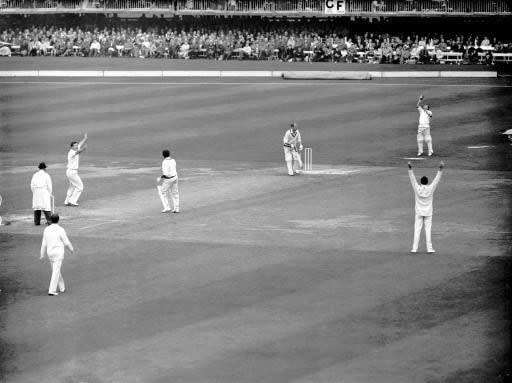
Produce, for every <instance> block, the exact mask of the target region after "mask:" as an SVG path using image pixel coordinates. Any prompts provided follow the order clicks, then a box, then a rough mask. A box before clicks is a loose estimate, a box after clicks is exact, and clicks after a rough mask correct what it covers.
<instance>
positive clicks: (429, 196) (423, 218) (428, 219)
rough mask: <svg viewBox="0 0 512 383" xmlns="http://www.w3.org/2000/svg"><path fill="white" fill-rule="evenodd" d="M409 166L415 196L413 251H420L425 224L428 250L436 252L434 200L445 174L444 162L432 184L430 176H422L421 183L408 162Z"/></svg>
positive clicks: (440, 165)
mask: <svg viewBox="0 0 512 383" xmlns="http://www.w3.org/2000/svg"><path fill="white" fill-rule="evenodd" d="M407 166H408V167H409V179H410V180H411V185H412V188H413V190H414V198H415V219H414V240H413V244H412V250H411V253H416V252H417V251H418V244H419V241H420V234H421V228H422V226H423V224H425V239H426V242H427V252H429V253H435V252H436V251H435V250H434V248H433V247H432V214H433V212H434V208H433V206H432V202H433V199H434V192H435V190H436V188H437V185H438V184H439V181H440V180H441V176H442V175H443V168H444V162H441V163H440V164H439V170H438V172H437V174H436V177H435V178H434V181H432V183H431V184H430V185H429V184H428V177H421V179H420V183H421V185H419V184H418V183H417V182H416V178H415V177H414V172H413V170H412V165H411V163H410V162H408V163H407Z"/></svg>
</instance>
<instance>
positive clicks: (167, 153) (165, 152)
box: [162, 149, 171, 158]
mask: <svg viewBox="0 0 512 383" xmlns="http://www.w3.org/2000/svg"><path fill="white" fill-rule="evenodd" d="M162 155H163V156H164V157H166V158H167V157H169V156H170V155H171V152H169V150H167V149H165V150H163V151H162Z"/></svg>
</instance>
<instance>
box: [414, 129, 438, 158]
mask: <svg viewBox="0 0 512 383" xmlns="http://www.w3.org/2000/svg"><path fill="white" fill-rule="evenodd" d="M416 140H417V141H418V154H422V153H423V142H426V143H427V149H428V153H429V154H432V153H434V150H433V149H432V136H431V135H430V128H418V135H417V136H416Z"/></svg>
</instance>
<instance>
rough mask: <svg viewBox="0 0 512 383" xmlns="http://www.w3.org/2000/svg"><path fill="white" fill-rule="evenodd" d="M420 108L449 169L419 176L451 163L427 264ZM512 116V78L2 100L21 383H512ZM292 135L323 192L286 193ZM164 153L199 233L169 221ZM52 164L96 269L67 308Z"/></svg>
mask: <svg viewBox="0 0 512 383" xmlns="http://www.w3.org/2000/svg"><path fill="white" fill-rule="evenodd" d="M85 60H86V59H85ZM45 65H46V64H45ZM56 69H57V68H56ZM58 69H61V68H58ZM420 93H423V94H424V95H425V98H426V101H427V102H428V103H429V104H430V105H431V106H432V110H433V112H434V118H433V128H432V135H433V139H434V150H435V155H434V156H433V157H432V158H427V159H422V160H413V161H414V166H415V171H416V174H417V175H418V176H420V175H428V176H429V177H433V176H434V175H435V171H436V169H437V166H438V164H439V161H441V160H442V161H444V162H445V163H446V169H445V174H444V176H443V179H442V181H441V184H440V186H439V188H438V190H437V192H436V196H435V200H434V209H435V213H434V226H433V241H434V247H435V248H436V250H437V252H436V254H435V255H429V254H426V253H424V252H423V251H424V250H425V249H424V239H423V238H422V240H423V242H422V244H423V245H422V248H421V249H422V252H420V253H418V254H416V255H411V254H410V253H409V250H410V247H411V241H412V225H413V194H412V190H411V187H410V184H409V180H408V176H407V166H406V163H407V158H414V157H415V154H416V125H417V111H416V108H415V105H416V101H417V97H418V95H419V94H420ZM511 95H512V87H510V85H509V84H508V83H507V82H505V81H504V80H501V79H489V80H482V79H480V80H470V79H463V80H461V79H450V80H439V79H423V80H419V79H417V80H408V79H400V80H372V81H364V82H357V81H344V82H329V81H311V82H308V81H282V80H273V81H269V80H263V81H260V80H258V81H253V80H247V79H236V80H235V79H233V80H230V81H223V80H204V79H180V80H177V81H174V80H167V81H165V82H164V81H158V80H157V81H154V80H151V79H149V80H148V79H146V80H144V79H142V80H141V79H138V80H135V79H115V80H109V81H105V80H104V79H103V80H101V81H96V80H92V79H87V80H81V79H73V80H69V79H51V81H41V80H40V79H38V80H36V81H34V80H27V79H0V194H2V196H3V197H4V203H3V204H2V206H1V207H0V214H1V215H2V217H4V219H7V220H9V221H11V225H9V226H0V254H1V256H0V270H1V272H0V289H1V290H2V292H1V293H0V338H1V344H0V350H1V351H0V363H1V364H0V371H1V372H0V381H5V382H20V383H31V382H38V383H41V382H48V383H53V382H59V383H60V382H63V383H78V382H87V383H100V382H101V383H104V382H120V383H126V382H143V383H147V382H148V383H149V382H162V383H163V382H173V383H175V382H180V383H181V382H183V383H185V382H187V383H203V382H204V383H211V382H219V383H231V382H232V383H246V382H247V383H253V382H265V383H266V382H271V383H280V382H293V383H299V382H300V383H304V382H310V383H319V382H337V383H341V382H347V383H373V382H375V383H381V382H389V383H400V382H404V383H406V382H407V383H409V382H454V383H455V382H456V383H459V382H468V383H469V382H471V383H473V382H502V381H503V379H504V378H503V377H504V374H506V373H507V372H508V371H509V370H508V365H507V361H508V360H509V356H510V341H509V340H510V331H509V330H510V321H509V314H510V301H509V300H508V299H507V297H506V295H507V293H510V291H509V288H508V287H507V286H508V285H507V283H508V282H510V280H509V276H510V258H509V254H510V243H511V242H510V241H511V238H512V235H511V233H512V229H511V227H512V226H511V224H510V209H511V205H510V195H511V189H512V177H511V175H512V173H511V171H512V166H511V164H512V161H511V160H512V146H510V144H509V143H507V142H506V141H505V137H504V136H503V135H502V134H501V132H503V131H504V130H506V129H508V128H509V127H510V125H511V122H512V121H511V117H510V113H509V111H510V110H511V100H512V97H511ZM291 121H297V122H298V124H299V129H300V130H301V133H302V135H303V141H304V143H305V145H306V146H309V147H312V148H313V168H314V173H313V174H302V175H300V176H296V177H289V176H287V175H286V168H285V164H284V161H283V152H282V145H281V143H282V137H283V135H284V132H285V131H286V129H287V128H288V126H289V123H290V122H291ZM84 132H88V134H89V147H88V149H87V151H86V152H85V153H84V154H83V155H82V156H81V165H80V174H81V177H82V179H83V181H84V184H85V191H84V193H83V195H82V197H81V200H80V208H78V209H73V208H68V207H64V206H62V203H63V201H64V197H65V192H66V188H67V186H66V179H65V174H64V173H65V160H66V153H67V150H68V147H69V142H70V141H71V140H75V139H79V138H80V137H81V135H82V134H83V133H84ZM164 148H170V149H171V152H172V153H173V156H175V157H176V159H177V163H178V169H179V174H180V177H181V181H180V182H181V184H180V190H181V197H182V201H183V205H182V211H183V212H182V213H181V214H179V215H177V214H173V215H169V214H161V213H160V210H161V205H160V201H159V198H158V196H157V191H156V188H155V178H156V177H157V176H158V175H159V173H160V170H159V167H160V163H161V150H162V149H164ZM40 161H46V163H47V165H48V169H47V170H48V172H49V173H50V174H51V176H52V179H53V184H54V194H55V196H56V204H57V211H58V212H59V213H60V214H61V217H62V220H61V223H62V225H63V226H64V227H65V228H66V229H67V232H68V235H69V237H70V239H71V241H72V242H73V244H74V246H75V249H76V252H75V254H73V255H70V256H68V257H67V258H66V260H65V262H64V266H63V275H64V278H65V280H66V283H67V290H66V293H64V294H62V295H60V296H58V297H55V298H52V297H48V296H47V295H46V292H47V288H48V282H49V277H50V270H49V267H48V265H47V264H46V263H41V262H39V261H38V256H39V249H40V243H41V242H40V241H41V233H42V230H43V227H42V226H41V227H35V226H33V224H32V222H31V209H30V206H31V192H30V187H29V183H30V177H31V175H32V174H33V172H35V171H36V170H37V169H36V168H37V164H38V163H39V162H40Z"/></svg>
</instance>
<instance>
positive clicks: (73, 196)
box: [64, 133, 87, 207]
mask: <svg viewBox="0 0 512 383" xmlns="http://www.w3.org/2000/svg"><path fill="white" fill-rule="evenodd" d="M86 141H87V133H85V134H84V138H83V139H82V141H80V142H76V141H73V142H71V144H70V146H71V149H69V152H68V166H67V169H66V176H67V177H68V181H69V187H68V191H67V193H66V200H65V201H64V205H66V206H74V207H77V206H78V198H80V194H82V192H83V190H84V184H83V183H82V180H81V179H80V177H79V176H78V165H79V161H80V153H82V152H83V151H84V150H85V149H86V148H87V145H85V142H86Z"/></svg>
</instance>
